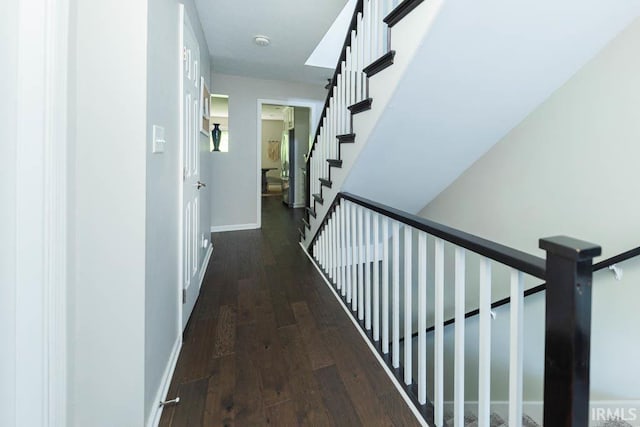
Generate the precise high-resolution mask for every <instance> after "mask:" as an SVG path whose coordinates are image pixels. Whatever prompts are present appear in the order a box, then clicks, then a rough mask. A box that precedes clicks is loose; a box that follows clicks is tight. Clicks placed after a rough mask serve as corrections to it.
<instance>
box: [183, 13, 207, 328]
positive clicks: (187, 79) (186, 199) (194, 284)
mask: <svg viewBox="0 0 640 427" xmlns="http://www.w3.org/2000/svg"><path fill="white" fill-rule="evenodd" d="M182 40H183V49H182V108H181V137H180V138H181V147H182V181H183V182H182V186H183V191H182V194H183V199H182V250H181V252H182V304H183V306H182V307H183V308H182V329H183V330H184V327H185V326H186V324H187V321H188V320H189V317H190V316H191V312H192V311H193V306H194V305H195V303H196V300H197V299H198V293H199V290H200V284H199V283H198V282H199V280H198V279H199V269H200V262H199V261H200V253H201V251H202V250H201V245H200V244H199V239H198V235H199V230H200V197H199V193H200V188H202V186H203V184H202V183H201V182H200V150H199V143H198V142H199V138H200V120H201V118H200V64H199V59H200V49H199V47H198V41H197V39H196V37H195V34H194V32H193V29H192V27H191V24H190V23H189V19H188V17H187V16H186V14H185V15H184V25H183V39H182Z"/></svg>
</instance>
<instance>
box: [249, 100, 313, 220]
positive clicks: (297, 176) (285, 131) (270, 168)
mask: <svg viewBox="0 0 640 427" xmlns="http://www.w3.org/2000/svg"><path fill="white" fill-rule="evenodd" d="M259 135H260V141H259V142H260V156H259V159H260V169H261V175H260V178H261V179H260V195H261V198H264V197H276V198H279V199H280V200H281V201H282V203H283V205H285V206H286V207H288V208H303V207H304V206H305V182H306V175H305V174H306V171H305V167H306V155H307V153H308V151H309V146H310V141H311V108H309V107H304V106H294V105H286V104H275V103H273V104H272V103H263V104H261V110H260V132H259Z"/></svg>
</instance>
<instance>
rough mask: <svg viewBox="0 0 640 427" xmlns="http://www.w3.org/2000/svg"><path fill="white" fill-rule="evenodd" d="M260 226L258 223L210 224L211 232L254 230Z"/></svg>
mask: <svg viewBox="0 0 640 427" xmlns="http://www.w3.org/2000/svg"><path fill="white" fill-rule="evenodd" d="M256 228H260V226H259V225H258V224H231V225H212V226H211V232H212V233H220V232H222V231H242V230H255V229H256Z"/></svg>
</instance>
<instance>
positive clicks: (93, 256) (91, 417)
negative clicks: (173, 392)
mask: <svg viewBox="0 0 640 427" xmlns="http://www.w3.org/2000/svg"><path fill="white" fill-rule="evenodd" d="M70 22H71V24H70V26H71V28H70V32H71V34H70V54H71V61H70V74H71V75H70V80H69V81H70V88H69V90H70V100H69V101H70V106H69V109H70V118H71V123H70V134H71V135H70V144H71V146H70V155H69V165H70V189H69V190H70V191H69V193H70V194H71V195H72V200H71V201H70V212H71V217H70V218H69V221H70V224H69V226H70V243H69V244H70V253H69V256H70V270H69V291H70V296H69V369H70V372H69V373H70V378H69V388H70V396H69V425H71V426H78V427H80V426H93V427H100V426H105V427H110V426H115V425H118V426H141V425H143V422H144V417H145V414H144V407H145V405H144V392H145V390H144V376H145V366H144V365H145V357H144V350H145V348H144V346H145V331H144V326H145V309H144V308H145V264H146V259H145V249H146V246H145V244H146V240H145V237H146V236H145V234H146V233H145V219H146V218H145V213H146V188H145V182H146V168H145V166H146V140H147V132H146V128H147V126H146V119H147V117H146V108H147V85H146V79H147V1H146V0H135V1H131V0H126V1H125V0H116V1H111V2H101V1H86V0H74V1H72V12H71V21H70Z"/></svg>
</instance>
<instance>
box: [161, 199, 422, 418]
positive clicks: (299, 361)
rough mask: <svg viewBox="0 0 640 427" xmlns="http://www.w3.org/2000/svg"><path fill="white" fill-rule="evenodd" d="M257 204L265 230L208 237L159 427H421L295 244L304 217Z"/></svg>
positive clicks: (269, 202)
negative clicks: (205, 263)
mask: <svg viewBox="0 0 640 427" xmlns="http://www.w3.org/2000/svg"><path fill="white" fill-rule="evenodd" d="M262 203H263V209H262V229H261V230H251V231H237V232H226V233H214V234H213V235H212V240H213V244H214V254H213V256H212V259H211V262H210V265H209V270H208V272H207V275H206V277H205V281H204V283H203V285H202V286H203V287H202V290H201V295H200V299H199V301H198V303H197V304H196V307H195V309H194V312H193V316H192V318H191V320H190V323H189V325H188V326H187V330H186V332H185V335H184V344H183V347H182V351H181V353H180V358H179V360H178V364H177V367H176V370H175V373H174V376H173V380H172V383H171V387H170V390H169V394H168V397H167V398H168V399H173V398H174V397H176V396H179V397H180V403H179V404H178V405H176V406H172V407H168V408H166V409H165V410H164V413H163V415H162V419H161V422H160V425H161V426H173V427H182V426H231V425H237V426H261V425H276V426H296V425H310V426H325V425H339V426H358V425H363V426H389V425H395V426H411V425H417V422H416V420H415V418H414V417H413V415H412V414H411V412H410V411H409V409H408V407H407V405H406V404H405V402H404V401H403V400H402V399H401V398H400V396H399V394H398V392H397V391H396V389H395V388H394V386H393V384H392V383H391V381H390V380H389V379H388V377H387V376H386V375H385V374H384V371H383V370H382V368H380V366H379V365H378V362H377V361H376V360H375V358H374V356H373V355H372V354H371V352H370V351H369V349H368V348H367V346H366V344H365V343H364V342H363V340H362V338H361V337H360V336H359V334H358V332H357V331H356V329H355V327H354V326H353V324H352V323H351V321H350V320H349V319H348V317H347V315H346V313H344V311H343V310H342V308H341V307H340V305H339V304H340V303H339V302H338V301H337V300H336V299H335V297H334V295H333V294H332V293H331V291H330V290H329V289H328V288H327V286H326V284H325V283H324V281H323V279H322V278H321V277H320V275H319V274H318V272H317V271H316V270H315V268H314V266H313V265H312V264H311V262H310V261H309V259H308V258H307V257H306V255H305V254H304V253H303V251H302V250H301V248H300V246H299V245H298V233H297V230H296V228H295V224H299V223H300V216H301V215H302V210H296V211H295V212H294V211H293V210H290V209H285V208H284V207H283V206H282V204H281V202H280V199H279V198H275V197H267V198H263V199H262Z"/></svg>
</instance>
